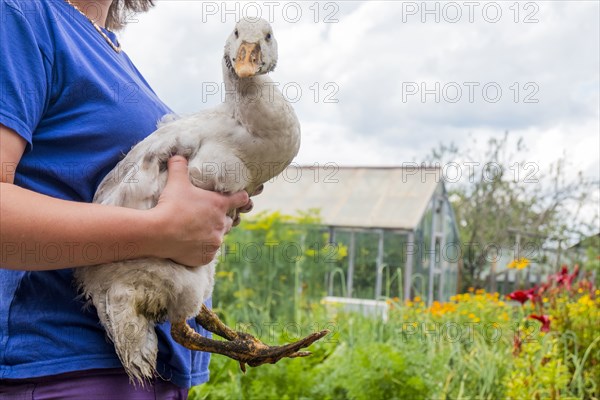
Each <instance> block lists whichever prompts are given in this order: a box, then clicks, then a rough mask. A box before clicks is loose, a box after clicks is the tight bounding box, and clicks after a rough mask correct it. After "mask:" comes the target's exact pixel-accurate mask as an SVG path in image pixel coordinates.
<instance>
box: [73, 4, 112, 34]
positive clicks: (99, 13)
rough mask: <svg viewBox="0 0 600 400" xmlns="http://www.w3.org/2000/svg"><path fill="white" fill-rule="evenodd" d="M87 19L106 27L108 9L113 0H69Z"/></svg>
mask: <svg viewBox="0 0 600 400" xmlns="http://www.w3.org/2000/svg"><path fill="white" fill-rule="evenodd" d="M70 1H71V3H73V4H74V5H75V6H76V7H77V8H78V9H79V10H81V12H83V13H84V14H85V15H86V16H87V17H88V18H89V19H91V20H92V21H94V22H95V23H97V24H98V25H99V26H101V27H103V28H104V27H106V18H107V17H108V9H109V8H110V5H111V4H112V2H113V0H70Z"/></svg>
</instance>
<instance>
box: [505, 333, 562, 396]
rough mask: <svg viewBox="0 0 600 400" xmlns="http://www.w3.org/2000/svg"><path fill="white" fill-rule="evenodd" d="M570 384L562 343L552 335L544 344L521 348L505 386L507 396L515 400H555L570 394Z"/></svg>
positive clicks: (528, 345) (534, 342)
mask: <svg viewBox="0 0 600 400" xmlns="http://www.w3.org/2000/svg"><path fill="white" fill-rule="evenodd" d="M569 381H570V375H569V370H568V368H567V367H566V366H565V362H564V360H563V358H562V357H560V353H559V344H558V340H557V339H556V338H555V337H551V336H550V335H548V336H546V337H544V340H542V341H529V342H527V343H524V344H523V345H522V346H521V348H520V352H519V354H518V355H517V356H516V357H515V358H514V366H513V369H512V371H511V373H510V375H508V376H507V379H506V382H505V384H506V387H507V392H506V394H507V397H508V398H509V399H515V400H520V399H534V400H541V399H553V400H554V399H558V398H561V393H566V392H567V391H568V384H569ZM562 397H563V398H564V396H562Z"/></svg>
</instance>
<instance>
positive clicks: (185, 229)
mask: <svg viewBox="0 0 600 400" xmlns="http://www.w3.org/2000/svg"><path fill="white" fill-rule="evenodd" d="M24 150H25V141H24V140H23V139H22V138H21V137H20V136H19V135H17V134H16V133H15V132H14V131H13V130H11V129H9V128H7V127H5V126H3V125H1V124H0V167H1V170H2V174H1V180H0V267H1V268H7V269H26V270H51V269H62V268H72V267H78V266H86V265H94V264H102V263H107V262H112V261H119V260H126V259H132V258H140V257H160V258H171V259H173V260H174V261H176V262H179V263H181V264H184V265H190V266H193V265H203V264H206V263H208V262H209V261H211V260H212V259H213V258H214V256H215V254H216V252H217V250H218V248H219V247H220V245H221V243H222V241H223V236H224V235H225V233H226V232H227V231H228V230H229V229H230V228H231V224H232V221H231V218H229V217H227V216H226V213H227V212H228V211H229V210H230V209H236V208H241V207H243V206H244V205H246V204H247V203H248V195H247V194H246V192H239V193H234V194H232V195H222V194H218V193H215V192H210V191H206V190H202V189H199V188H196V187H194V186H193V185H192V184H191V183H190V181H189V179H188V174H187V162H186V160H185V159H184V158H183V157H173V158H171V159H170V160H169V176H168V180H167V186H166V187H165V190H164V191H163V194H162V195H161V197H160V199H159V202H158V205H157V206H156V207H154V208H153V209H151V210H134V209H129V208H123V207H113V206H104V205H99V204H90V203H79V202H74V201H66V200H59V199H56V198H52V197H49V196H45V195H42V194H39V193H35V192H32V191H30V190H26V189H23V188H20V187H18V186H15V185H14V184H13V181H14V171H15V168H16V165H18V163H19V161H20V159H21V156H22V154H23V151H24Z"/></svg>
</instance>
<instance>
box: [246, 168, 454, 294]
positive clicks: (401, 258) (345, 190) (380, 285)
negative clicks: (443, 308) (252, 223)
mask: <svg viewBox="0 0 600 400" xmlns="http://www.w3.org/2000/svg"><path fill="white" fill-rule="evenodd" d="M265 191H266V192H267V193H268V196H267V195H265V196H258V197H256V199H255V210H256V211H280V212H281V213H282V214H289V215H293V214H296V213H298V212H299V211H307V210H314V209H317V210H319V216H320V223H321V226H320V229H322V230H323V231H325V232H327V236H326V237H327V238H328V240H329V245H330V246H335V247H336V248H338V249H339V248H342V247H343V248H344V253H345V254H346V257H344V258H343V259H342V260H341V261H340V262H337V263H335V264H332V265H331V267H330V268H329V270H327V271H323V279H324V280H325V286H324V287H325V288H326V291H327V295H328V296H331V297H334V298H337V299H340V298H345V299H363V300H384V299H389V298H399V299H410V298H415V297H417V296H418V297H421V298H422V299H424V300H426V302H427V303H430V304H431V303H432V302H433V301H435V300H439V301H444V300H447V299H449V297H450V296H452V295H454V294H455V293H456V288H457V279H458V260H459V258H460V256H461V247H460V243H459V241H458V233H457V232H458V229H457V225H456V220H455V217H454V212H453V210H452V207H451V204H450V202H449V201H448V196H447V192H446V188H445V185H444V182H443V179H442V174H441V170H440V169H439V168H427V167H418V166H416V165H414V166H410V167H339V166H337V165H333V164H326V165H321V166H312V167H298V166H292V167H289V168H288V169H287V170H286V171H284V172H283V173H282V174H281V175H280V176H279V177H278V178H276V179H274V180H273V181H271V182H269V183H268V184H267V187H266V190H265Z"/></svg>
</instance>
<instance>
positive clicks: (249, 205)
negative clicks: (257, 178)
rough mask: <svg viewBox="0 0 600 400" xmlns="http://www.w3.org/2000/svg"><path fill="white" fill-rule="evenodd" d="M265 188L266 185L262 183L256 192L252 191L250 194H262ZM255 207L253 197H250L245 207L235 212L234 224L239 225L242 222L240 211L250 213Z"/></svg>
mask: <svg viewBox="0 0 600 400" xmlns="http://www.w3.org/2000/svg"><path fill="white" fill-rule="evenodd" d="M264 188H265V185H260V186H259V187H257V188H256V190H255V191H254V193H252V194H251V195H250V196H251V197H252V196H258V195H259V194H261V193H262V192H263V190H264ZM253 208H254V203H253V202H252V199H248V203H246V204H245V205H244V206H243V207H240V208H238V209H237V212H236V213H235V219H234V220H233V226H238V225H239V224H240V222H242V218H241V215H240V213H248V212H250V211H252V209H253Z"/></svg>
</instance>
